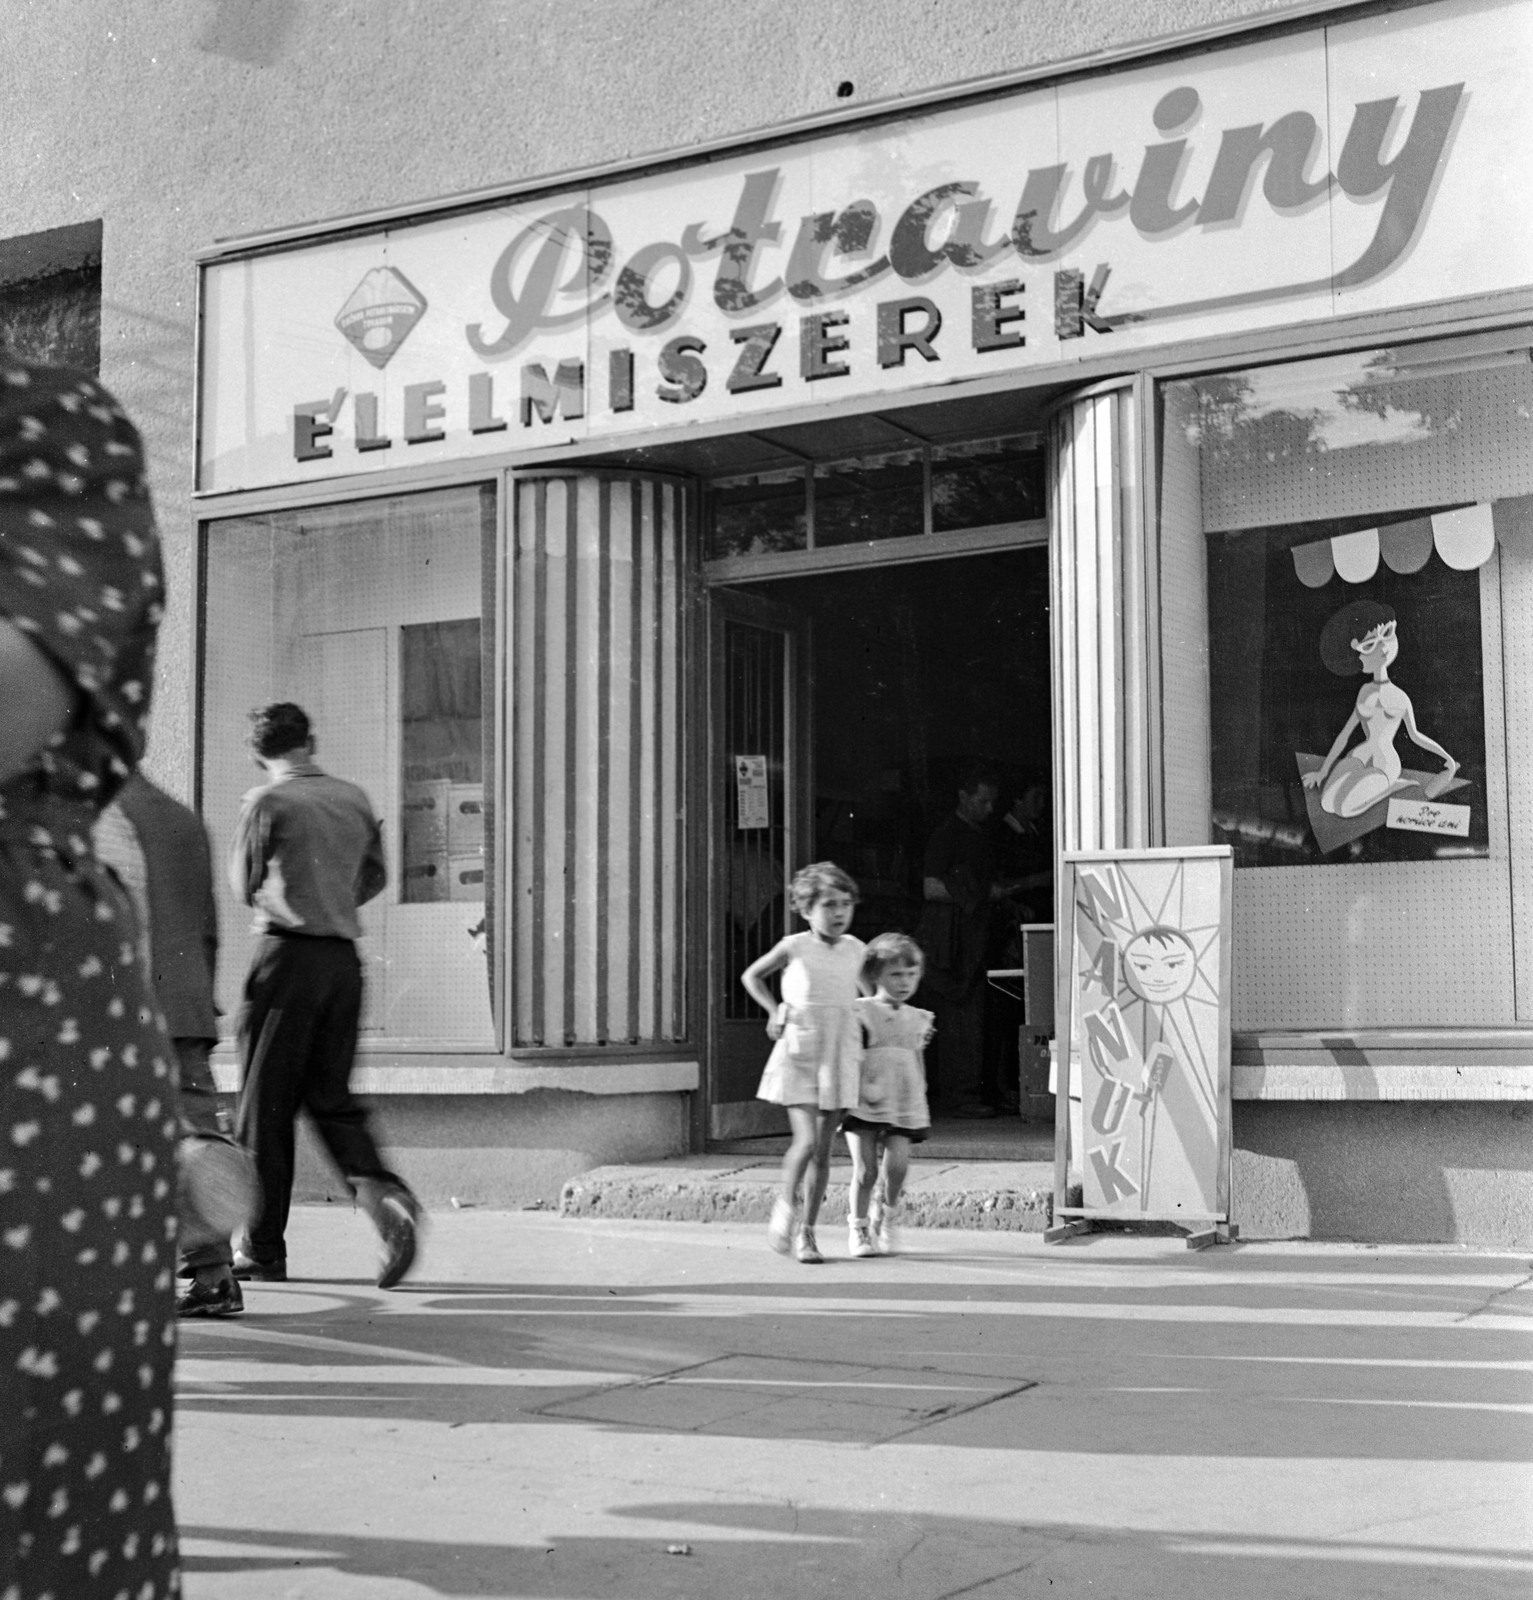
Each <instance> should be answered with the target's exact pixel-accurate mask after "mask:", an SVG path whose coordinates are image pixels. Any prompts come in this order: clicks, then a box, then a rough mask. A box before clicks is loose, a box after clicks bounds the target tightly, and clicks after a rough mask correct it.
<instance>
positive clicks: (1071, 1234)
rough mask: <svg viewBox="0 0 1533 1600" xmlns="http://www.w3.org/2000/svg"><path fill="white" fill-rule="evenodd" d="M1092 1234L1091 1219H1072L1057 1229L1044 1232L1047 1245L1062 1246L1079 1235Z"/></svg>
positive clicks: (1062, 1223) (1046, 1229)
mask: <svg viewBox="0 0 1533 1600" xmlns="http://www.w3.org/2000/svg"><path fill="white" fill-rule="evenodd" d="M1090 1232H1091V1219H1090V1218H1089V1217H1071V1218H1070V1220H1069V1221H1068V1222H1061V1223H1060V1225H1059V1226H1058V1227H1057V1228H1045V1229H1044V1230H1043V1242H1044V1243H1045V1244H1062V1243H1063V1242H1064V1241H1065V1240H1066V1239H1073V1238H1075V1237H1076V1236H1077V1235H1078V1234H1082V1233H1090Z"/></svg>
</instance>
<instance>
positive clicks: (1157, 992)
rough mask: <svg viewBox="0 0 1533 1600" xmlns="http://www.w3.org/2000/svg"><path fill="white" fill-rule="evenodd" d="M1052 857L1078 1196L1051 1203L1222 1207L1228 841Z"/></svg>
mask: <svg viewBox="0 0 1533 1600" xmlns="http://www.w3.org/2000/svg"><path fill="white" fill-rule="evenodd" d="M1063 860H1064V868H1065V872H1066V874H1067V882H1066V884H1065V886H1064V887H1065V897H1066V898H1065V904H1066V905H1067V906H1068V907H1069V908H1070V929H1069V939H1070V963H1069V967H1068V969H1067V970H1068V981H1067V985H1066V990H1067V993H1066V999H1067V1003H1068V1004H1069V1007H1070V1020H1069V1030H1068V1038H1069V1040H1070V1058H1071V1078H1072V1082H1071V1093H1072V1094H1074V1093H1077V1092H1078V1094H1079V1097H1080V1101H1081V1124H1080V1126H1081V1136H1082V1148H1081V1150H1080V1152H1079V1160H1078V1163H1076V1164H1077V1165H1078V1166H1079V1169H1080V1171H1081V1176H1082V1205H1081V1208H1080V1210H1079V1211H1075V1210H1073V1208H1069V1207H1057V1208H1056V1209H1057V1210H1058V1211H1059V1213H1060V1214H1061V1215H1081V1216H1087V1217H1092V1216H1098V1217H1116V1218H1123V1219H1139V1220H1144V1221H1152V1220H1157V1221H1158V1220H1172V1221H1185V1222H1192V1221H1210V1220H1212V1221H1225V1220H1227V1219H1228V1215H1229V1170H1230V1043H1229V1041H1230V923H1231V909H1230V908H1231V882H1232V877H1231V874H1232V863H1231V853H1230V851H1229V849H1228V848H1227V847H1222V846H1213V847H1203V848H1198V849H1188V850H1148V851H1135V852H1112V853H1098V852H1090V853H1084V852H1068V853H1066V855H1065V856H1064V858H1063Z"/></svg>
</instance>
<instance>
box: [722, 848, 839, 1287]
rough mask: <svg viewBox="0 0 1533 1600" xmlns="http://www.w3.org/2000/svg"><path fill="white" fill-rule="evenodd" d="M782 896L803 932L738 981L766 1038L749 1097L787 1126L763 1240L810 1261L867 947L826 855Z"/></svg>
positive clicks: (816, 1254) (816, 1253) (815, 1253)
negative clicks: (780, 1111)
mask: <svg viewBox="0 0 1533 1600" xmlns="http://www.w3.org/2000/svg"><path fill="white" fill-rule="evenodd" d="M789 895H790V898H791V900H792V904H793V909H794V910H795V911H796V912H797V913H798V914H799V916H801V917H802V918H803V919H804V921H805V922H807V923H808V924H809V931H808V932H807V933H790V934H789V935H788V936H787V937H786V938H785V939H779V940H778V942H777V943H776V944H775V945H773V946H772V948H771V949H770V950H768V951H767V953H766V954H765V955H764V956H761V957H760V958H759V959H758V960H756V961H753V962H752V963H751V964H750V966H748V967H747V968H746V969H745V971H744V972H743V973H741V975H740V981H741V983H743V984H744V985H745V988H746V991H747V993H749V995H750V997H751V998H752V999H753V1000H754V1001H755V1002H756V1004H757V1005H759V1006H760V1007H761V1009H762V1010H763V1011H765V1012H766V1014H767V1017H768V1021H767V1036H768V1037H769V1038H770V1039H772V1040H774V1041H775V1043H774V1044H773V1047H772V1054H771V1056H770V1057H769V1058H768V1060H767V1064H766V1071H765V1072H763V1073H762V1075H761V1086H760V1088H758V1089H757V1091H756V1098H757V1099H758V1100H767V1101H770V1102H771V1103H772V1104H773V1105H779V1106H785V1107H786V1108H787V1112H788V1123H789V1126H790V1127H791V1128H792V1130H793V1138H792V1142H791V1143H790V1144H789V1146H788V1150H787V1153H786V1154H785V1155H784V1156H783V1162H782V1191H781V1193H780V1194H779V1195H778V1196H777V1199H776V1201H775V1202H774V1203H773V1206H772V1220H771V1222H770V1224H769V1225H768V1227H767V1239H768V1242H769V1243H770V1244H771V1246H772V1248H773V1249H774V1250H776V1251H778V1252H779V1253H780V1254H782V1255H786V1254H787V1253H788V1252H789V1251H790V1250H791V1251H792V1252H793V1254H794V1255H795V1256H796V1257H797V1258H798V1259H799V1260H800V1261H803V1262H819V1261H823V1260H824V1259H825V1258H824V1257H823V1256H822V1255H821V1254H820V1250H819V1246H818V1245H817V1244H816V1243H815V1237H814V1227H815V1222H816V1221H817V1220H818V1218H819V1215H820V1203H821V1201H823V1200H824V1198H825V1183H826V1179H827V1178H828V1177H829V1175H830V1147H831V1142H832V1140H833V1139H834V1138H835V1136H836V1127H837V1125H838V1124H839V1123H840V1121H841V1114H842V1112H844V1111H845V1110H847V1109H848V1108H849V1107H852V1106H855V1105H856V1104H857V1103H858V1097H859V1087H860V1078H861V1069H862V1027H861V1024H860V1023H859V1021H858V1015H857V1011H856V1006H857V1002H858V997H859V995H860V993H861V989H860V982H861V974H862V962H863V955H864V953H865V951H866V949H867V947H866V946H865V945H864V944H863V942H862V941H861V940H860V939H854V938H852V936H851V935H850V934H849V933H848V932H847V929H848V928H849V927H850V926H851V922H852V914H853V912H854V911H855V910H856V907H857V885H856V884H855V883H854V882H853V881H852V879H851V878H850V877H848V876H847V874H846V873H845V872H843V871H842V870H841V868H840V867H838V866H837V865H836V864H835V862H833V861H816V862H815V863H814V864H813V865H812V866H808V867H805V868H803V869H802V870H801V871H800V872H799V873H798V874H797V875H796V876H795V877H794V879H793V882H792V885H791V886H790V889H789ZM774 972H781V973H782V984H781V988H782V1000H781V1003H779V1002H778V1001H777V1000H776V999H774V998H773V995H772V991H771V990H770V989H769V988H768V987H767V983H766V980H767V979H768V978H769V977H770V976H771V975H772V974H773V973H774ZM800 1184H802V1185H803V1195H804V1209H803V1213H802V1216H801V1215H800V1214H799V1211H798V1193H799V1186H800Z"/></svg>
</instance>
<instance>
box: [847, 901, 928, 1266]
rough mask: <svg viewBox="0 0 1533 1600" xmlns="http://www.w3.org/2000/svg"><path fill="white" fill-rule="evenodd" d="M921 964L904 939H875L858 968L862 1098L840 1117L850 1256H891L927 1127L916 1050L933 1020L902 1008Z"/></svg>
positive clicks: (922, 1071)
mask: <svg viewBox="0 0 1533 1600" xmlns="http://www.w3.org/2000/svg"><path fill="white" fill-rule="evenodd" d="M923 964H924V963H923V961H922V957H921V949H920V946H919V945H918V944H916V942H915V940H914V939H911V938H908V937H907V936H906V935H905V934H903V933H881V934H879V936H878V937H877V938H876V939H875V940H874V941H873V942H872V943H871V944H870V945H869V946H868V947H867V955H866V956H865V957H864V959H863V963H862V980H863V987H864V988H868V989H872V990H874V994H873V997H872V999H864V1000H859V1001H858V1002H857V1007H856V1010H857V1016H858V1019H859V1021H860V1022H861V1024H862V1034H863V1045H864V1051H863V1058H862V1093H861V1095H860V1096H859V1098H858V1101H857V1104H856V1106H855V1107H854V1108H853V1109H852V1110H851V1111H849V1112H848V1113H847V1114H846V1116H844V1117H843V1118H842V1119H841V1129H842V1132H843V1133H845V1134H846V1143H847V1147H848V1148H849V1149H850V1151H851V1153H852V1190H851V1194H850V1195H849V1196H848V1208H847V1209H848V1211H849V1213H850V1215H849V1218H848V1222H847V1244H848V1246H849V1248H850V1249H851V1252H852V1254H853V1255H854V1256H872V1255H890V1254H892V1253H893V1251H894V1248H895V1223H896V1221H897V1220H898V1218H899V1210H900V1191H901V1190H902V1189H903V1188H904V1184H905V1174H906V1172H907V1171H908V1170H909V1167H910V1147H911V1145H912V1144H916V1143H919V1142H920V1141H921V1140H923V1139H925V1138H926V1136H927V1133H928V1132H929V1131H930V1129H931V1121H932V1119H931V1112H930V1111H929V1110H928V1109H927V1105H926V1068H925V1064H924V1063H923V1061H922V1057H921V1051H922V1049H923V1048H924V1047H925V1045H926V1042H927V1040H928V1039H930V1038H931V1035H932V1014H931V1012H930V1011H922V1010H920V1009H919V1008H918V1007H916V1006H913V1005H909V1004H907V1002H908V1001H909V999H910V997H911V995H913V994H914V993H915V992H916V990H917V989H918V988H919V987H920V984H921V969H922V966H923Z"/></svg>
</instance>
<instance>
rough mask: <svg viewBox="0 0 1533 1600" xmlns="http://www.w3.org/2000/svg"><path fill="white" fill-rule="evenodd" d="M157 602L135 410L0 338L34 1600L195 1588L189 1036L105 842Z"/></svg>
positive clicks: (12, 1030)
mask: <svg viewBox="0 0 1533 1600" xmlns="http://www.w3.org/2000/svg"><path fill="white" fill-rule="evenodd" d="M163 608H164V590H163V579H162V575H161V564H160V545H159V537H158V534H157V532H156V529H155V521H154V513H153V510H152V508H151V506H150V501H149V492H148V488H147V487H146V485H145V482H144V462H143V453H142V447H141V445H140V442H139V437H138V433H137V431H136V430H135V428H134V427H133V425H132V423H130V422H129V421H128V419H127V417H126V416H125V415H124V414H123V412H122V410H121V409H120V408H119V406H118V405H117V402H116V401H115V400H114V399H113V398H112V396H111V395H110V394H108V393H107V391H106V390H105V389H103V388H102V387H101V385H100V384H99V383H98V382H97V381H96V380H95V379H94V378H93V377H90V376H88V375H86V374H84V373H80V372H70V371H66V370H64V369H60V368H47V367H40V366H32V365H29V364H27V363H24V362H20V361H17V360H13V359H11V358H10V357H8V356H4V355H0V1491H3V1493H0V1595H16V1596H26V1597H28V1600H31V1597H37V1600H41V1597H42V1596H45V1595H55V1596H58V1597H59V1600H64V1597H65V1596H67V1597H68V1600H109V1597H112V1596H117V1595H129V1594H131V1595H132V1596H134V1600H170V1597H171V1596H173V1595H175V1594H177V1593H179V1592H180V1571H179V1565H180V1562H179V1554H178V1549H177V1537H176V1523H175V1517H174V1514H173V1513H172V1510H171V1475H170V1431H171V1414H172V1403H173V1402H172V1377H173V1367H174V1363H175V1354H176V1328H175V1219H174V1206H175V1189H176V1151H177V1143H178V1139H179V1137H180V1131H181V1129H180V1122H179V1119H178V1117H177V1114H176V1104H175V1067H174V1057H173V1056H172V1053H171V1047H170V1041H169V1039H168V1037H167V1036H166V1033H165V1025H164V1022H163V1020H162V1018H161V1017H160V1015H159V1012H158V1009H157V1008H156V1006H155V1004H154V1001H153V997H152V995H151V994H150V991H149V987H148V982H147V978H146V975H145V971H144V967H143V963H142V961H141V959H140V955H139V950H140V945H139V939H138V929H137V925H136V919H135V916H134V912H133V907H132V904H131V902H130V901H129V899H128V896H127V893H126V891H125V890H124V889H123V887H122V885H121V884H120V883H119V882H118V881H117V879H116V878H115V877H114V876H113V875H112V873H111V872H110V871H109V870H108V869H107V868H106V867H105V866H104V865H103V863H102V862H101V860H100V859H99V858H98V856H97V855H96V853H95V850H94V849H93V847H92V844H91V829H92V824H93V823H94V822H95V820H96V817H97V816H98V815H99V813H100V811H101V809H102V808H103V807H104V806H105V805H106V804H107V803H108V802H109V801H110V800H111V799H112V797H113V796H114V795H115V794H116V793H117V791H118V790H119V789H120V788H121V787H122V785H123V783H124V781H125V780H126V779H127V777H128V774H129V773H130V772H132V771H133V769H134V768H135V767H136V766H137V765H138V762H139V759H140V757H141V756H142V754H143V750H144V736H145V728H146V725H147V721H148V714H149V701H150V691H151V686H152V684H153V678H154V674H153V665H154V648H155V639H156V635H157V633H158V630H159V623H160V617H161V615H162V612H163ZM124 1152H126V1155H125V1154H124Z"/></svg>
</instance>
